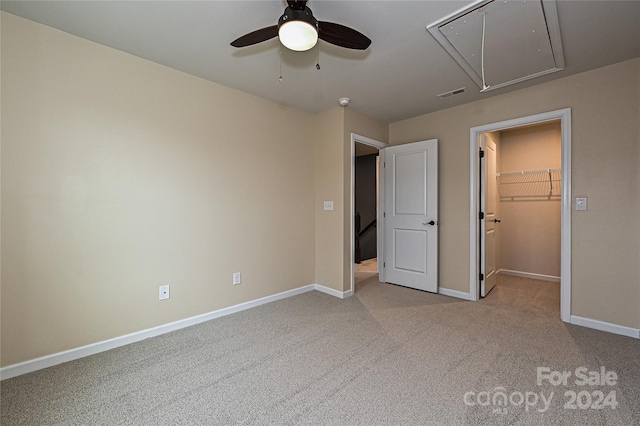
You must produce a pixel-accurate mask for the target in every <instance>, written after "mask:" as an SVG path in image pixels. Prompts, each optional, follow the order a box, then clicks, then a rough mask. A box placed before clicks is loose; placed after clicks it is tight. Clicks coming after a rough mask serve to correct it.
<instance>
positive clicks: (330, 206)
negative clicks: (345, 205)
mask: <svg viewBox="0 0 640 426" xmlns="http://www.w3.org/2000/svg"><path fill="white" fill-rule="evenodd" d="M324 209H325V210H333V201H325V202H324Z"/></svg>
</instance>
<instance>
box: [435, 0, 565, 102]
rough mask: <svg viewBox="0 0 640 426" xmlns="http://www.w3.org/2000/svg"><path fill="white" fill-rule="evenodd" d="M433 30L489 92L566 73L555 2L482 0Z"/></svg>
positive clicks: (473, 77)
mask: <svg viewBox="0 0 640 426" xmlns="http://www.w3.org/2000/svg"><path fill="white" fill-rule="evenodd" d="M427 30H428V31H429V32H430V33H431V34H432V35H433V37H434V38H435V39H436V40H437V41H438V42H439V43H440V44H441V45H442V46H443V47H444V48H445V50H446V51H447V53H449V55H451V57H452V58H453V59H454V60H455V61H456V62H457V63H458V65H460V66H461V67H462V69H463V70H464V71H465V72H466V73H467V74H468V75H469V76H470V77H471V79H472V80H473V81H474V82H475V83H476V84H477V85H478V87H480V88H481V89H482V91H483V92H484V91H487V90H494V89H498V88H500V87H504V86H507V85H510V84H515V83H520V82H521V81H525V80H529V79H531V78H536V77H540V76H543V75H546V74H550V73H553V72H556V71H561V70H563V69H564V54H563V51H562V42H561V39H560V28H559V23H558V12H557V9H556V2H555V0H544V1H541V0H526V1H524V0H520V1H512V0H495V1H494V0H480V1H476V2H474V3H472V4H471V5H469V6H467V7H465V8H463V9H460V10H458V11H457V12H454V13H453V14H451V15H449V16H446V17H445V18H442V19H440V20H439V21H437V22H434V23H432V24H430V25H429V26H427Z"/></svg>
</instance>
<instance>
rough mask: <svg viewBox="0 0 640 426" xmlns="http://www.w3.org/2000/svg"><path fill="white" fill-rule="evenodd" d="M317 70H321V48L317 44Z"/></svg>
mask: <svg viewBox="0 0 640 426" xmlns="http://www.w3.org/2000/svg"><path fill="white" fill-rule="evenodd" d="M316 69H317V70H319V69H320V46H319V45H318V44H316Z"/></svg>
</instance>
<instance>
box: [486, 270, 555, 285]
mask: <svg viewBox="0 0 640 426" xmlns="http://www.w3.org/2000/svg"><path fill="white" fill-rule="evenodd" d="M498 273H499V274H505V275H512V276H514V277H522V278H531V279H532V280H541V281H554V282H557V283H559V282H560V277H556V276H554V275H544V274H534V273H533V272H522V271H512V270H510V269H500V270H499V271H498Z"/></svg>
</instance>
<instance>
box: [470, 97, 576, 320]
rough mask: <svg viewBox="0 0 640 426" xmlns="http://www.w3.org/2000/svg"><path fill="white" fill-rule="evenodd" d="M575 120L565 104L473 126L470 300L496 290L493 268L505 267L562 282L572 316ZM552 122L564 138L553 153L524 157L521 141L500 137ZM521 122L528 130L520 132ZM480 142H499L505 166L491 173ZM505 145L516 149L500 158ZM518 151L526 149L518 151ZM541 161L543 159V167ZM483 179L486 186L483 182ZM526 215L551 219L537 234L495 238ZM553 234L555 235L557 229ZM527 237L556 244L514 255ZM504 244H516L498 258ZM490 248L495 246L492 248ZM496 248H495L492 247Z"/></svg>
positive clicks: (564, 313)
mask: <svg viewBox="0 0 640 426" xmlns="http://www.w3.org/2000/svg"><path fill="white" fill-rule="evenodd" d="M570 120H571V111H570V109H563V110H558V111H552V112H548V113H543V114H538V115H534V116H529V117H523V118H519V119H515V120H508V121H503V122H499V123H492V124H488V125H485V126H479V127H474V128H472V129H471V148H472V152H471V213H470V216H471V219H470V226H471V233H470V234H471V239H470V252H471V258H470V271H471V272H470V289H469V291H470V296H471V297H470V298H471V300H478V299H479V298H480V297H482V296H484V295H486V294H487V293H488V292H489V291H490V290H491V287H492V285H491V284H492V281H491V280H489V281H486V279H487V278H488V276H487V275H488V274H487V272H490V273H497V272H502V273H503V274H505V275H511V276H520V277H525V278H533V279H543V280H551V281H560V317H561V319H562V320H563V321H565V322H570V307H571V202H570V198H571V158H570V156H571V149H570V147H571V122H570ZM554 123H559V130H558V133H559V134H560V139H561V140H560V147H559V152H556V153H555V154H552V153H544V151H543V150H542V151H540V150H539V151H540V152H538V153H532V152H531V151H528V152H527V155H524V156H523V155H522V149H523V148H524V147H523V146H517V144H513V143H511V146H509V143H506V140H505V141H504V142H505V143H504V144H503V143H502V141H501V136H502V135H508V136H509V138H510V139H509V140H510V141H511V142H513V141H516V140H522V134H523V133H524V134H526V133H527V132H528V130H527V129H536V128H537V129H547V130H548V131H550V132H553V130H552V129H554V128H555V126H557V124H554ZM523 128H525V129H524V130H515V129H523ZM496 142H497V144H496ZM550 143H552V142H550ZM556 143H557V141H556ZM479 145H481V146H483V147H485V148H486V147H487V146H489V147H490V148H491V147H492V148H491V149H494V150H495V147H496V145H497V146H498V149H497V155H496V157H497V158H498V160H497V161H498V163H499V166H498V168H497V170H496V169H494V170H493V171H492V170H490V168H491V166H489V165H487V166H485V164H486V162H485V158H483V159H482V160H481V159H480V155H478V151H479V149H478V148H479ZM507 147H508V150H510V152H503V154H505V155H504V157H502V156H501V154H500V148H507ZM517 150H520V151H521V152H519V153H518V152H517ZM514 151H516V152H514ZM494 155H495V153H494ZM554 155H555V158H554ZM558 156H559V158H558ZM536 157H538V158H536ZM541 162H544V163H541ZM541 164H545V165H544V166H541ZM483 166H484V167H483ZM494 167H495V164H494ZM505 167H506V168H505ZM507 169H514V170H507ZM488 174H489V175H491V176H488ZM492 179H493V181H492ZM488 183H494V184H495V188H494V191H495V195H491V197H493V196H495V197H496V199H495V203H494V204H495V205H494V206H488V205H487V204H488V203H487V200H485V199H484V198H487V194H488V193H489V192H490V190H489V186H488ZM483 185H486V186H487V187H486V188H483ZM481 194H482V195H483V196H481ZM489 201H491V200H489ZM487 209H488V210H491V211H490V212H489V211H488V210H487ZM558 210H559V212H558ZM554 211H555V212H557V213H559V214H558V216H559V217H555V218H553V217H552V216H553V212H554ZM536 212H537V213H536ZM545 212H546V213H545ZM487 213H488V214H487ZM536 214H537V215H536ZM505 215H506V217H509V218H510V219H509V220H508V223H505ZM526 215H529V216H531V215H536V217H537V219H536V220H544V221H546V222H544V223H543V222H541V223H539V224H538V226H539V228H538V229H534V230H533V231H531V232H533V234H531V235H529V236H526V235H524V236H523V235H518V233H517V232H516V233H513V232H511V233H510V234H511V235H510V236H509V238H508V239H504V241H502V240H501V239H500V238H499V237H498V238H496V235H497V234H498V233H500V232H501V231H505V229H504V228H503V229H501V228H502V227H503V226H505V225H506V226H507V227H509V226H511V227H513V225H515V224H517V221H518V220H521V219H522V218H523V217H524V216H526ZM540 215H546V216H540ZM501 216H502V217H501ZM487 221H489V222H487ZM553 221H555V222H553ZM558 229H559V234H560V235H559V241H557V240H556V241H555V242H553V241H552V240H553V239H554V238H558V234H557V231H558ZM553 232H556V234H555V235H553ZM503 234H504V233H503ZM523 238H524V240H523ZM523 241H526V243H527V244H531V245H540V246H542V250H544V248H545V244H552V247H550V246H547V247H546V249H547V251H543V252H541V251H540V249H539V248H538V249H536V250H537V252H536V253H538V254H536V255H534V256H531V255H530V254H529V255H525V256H520V257H518V256H517V255H516V256H514V249H513V247H515V246H517V245H518V244H522V242H523ZM550 241H551V243H550ZM558 243H559V244H558ZM501 246H505V247H512V248H510V249H509V251H508V254H505V258H501V257H500V254H501V252H502V253H507V252H506V251H504V250H501ZM487 247H489V249H488V250H487ZM496 248H497V252H496V251H494V250H495V249H496ZM502 248H504V247H502ZM554 256H555V258H554ZM507 258H508V259H507ZM505 262H506V263H505ZM507 264H508V265H507ZM502 265H505V267H502Z"/></svg>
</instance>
